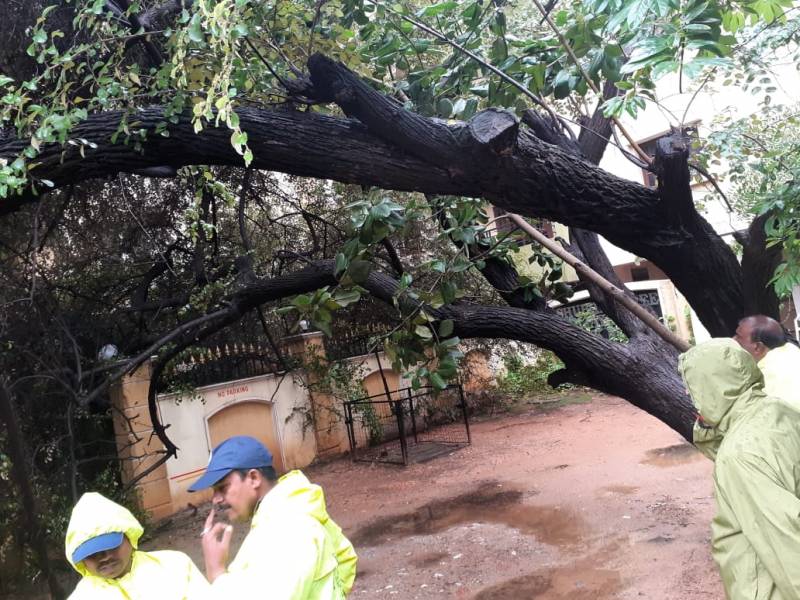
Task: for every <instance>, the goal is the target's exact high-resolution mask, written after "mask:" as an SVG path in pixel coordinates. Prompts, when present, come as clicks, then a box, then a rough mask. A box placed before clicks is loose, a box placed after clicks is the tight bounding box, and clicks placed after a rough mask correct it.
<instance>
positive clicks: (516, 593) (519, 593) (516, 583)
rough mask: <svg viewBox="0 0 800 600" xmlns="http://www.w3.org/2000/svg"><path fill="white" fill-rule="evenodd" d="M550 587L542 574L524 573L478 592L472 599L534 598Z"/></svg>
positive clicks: (548, 581) (514, 599)
mask: <svg viewBox="0 0 800 600" xmlns="http://www.w3.org/2000/svg"><path fill="white" fill-rule="evenodd" d="M549 589H550V579H549V578H547V577H545V576H543V575H525V576H524V577H517V578H516V579H510V580H509V581H504V582H503V583H501V584H499V585H495V586H493V587H490V588H488V589H485V590H483V591H482V592H479V593H478V595H477V596H474V599H473V600H518V599H519V598H536V597H538V596H540V595H541V594H543V593H544V592H546V591H547V590H549Z"/></svg>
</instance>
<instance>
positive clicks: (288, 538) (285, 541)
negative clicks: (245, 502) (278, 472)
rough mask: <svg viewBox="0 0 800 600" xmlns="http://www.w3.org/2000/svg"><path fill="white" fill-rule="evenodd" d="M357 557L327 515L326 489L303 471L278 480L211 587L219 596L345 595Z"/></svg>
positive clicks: (326, 599)
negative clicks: (226, 567) (222, 571)
mask: <svg viewBox="0 0 800 600" xmlns="http://www.w3.org/2000/svg"><path fill="white" fill-rule="evenodd" d="M357 560H358V559H357V557H356V553H355V550H354V549H353V545H352V544H351V543H350V541H349V540H348V539H347V538H346V537H345V536H344V535H343V534H342V530H341V528H340V527H339V526H338V525H337V524H336V523H334V521H333V519H331V518H330V516H328V511H327V509H326V507H325V496H324V494H323V492H322V488H321V487H319V486H318V485H314V484H313V483H311V482H309V481H308V479H307V478H306V476H305V475H303V474H302V473H301V472H300V471H291V472H290V473H287V474H286V475H284V476H283V477H281V478H280V479H279V480H278V483H277V485H276V486H275V487H274V488H272V489H271V490H270V491H269V492H268V493H267V495H266V496H264V499H263V500H262V501H261V503H260V504H259V506H258V508H257V509H256V513H255V515H254V516H253V521H252V523H251V525H250V531H249V533H248V534H247V537H245V539H244V541H243V542H242V546H241V547H240V548H239V552H237V554H236V558H235V559H234V560H233V562H231V564H230V566H229V567H228V570H227V572H226V573H223V574H222V575H220V576H219V577H217V579H216V580H215V581H214V583H213V584H212V586H211V589H212V591H213V596H214V598H224V599H226V600H230V599H234V598H250V597H254V596H253V594H254V590H265V597H267V598H269V599H270V600H341V599H343V598H345V597H346V596H347V594H348V593H349V592H350V589H351V588H352V587H353V582H354V581H355V578H356V562H357Z"/></svg>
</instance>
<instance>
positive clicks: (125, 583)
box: [66, 492, 209, 600]
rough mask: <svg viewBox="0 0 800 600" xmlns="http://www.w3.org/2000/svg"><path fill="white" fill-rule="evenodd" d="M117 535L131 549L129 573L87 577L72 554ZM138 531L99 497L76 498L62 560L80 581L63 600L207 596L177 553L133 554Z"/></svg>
mask: <svg viewBox="0 0 800 600" xmlns="http://www.w3.org/2000/svg"><path fill="white" fill-rule="evenodd" d="M115 531H121V532H123V533H124V534H125V536H126V537H127V538H128V541H129V542H130V543H131V546H133V549H134V551H133V557H132V563H131V570H130V571H129V572H128V573H127V574H125V575H123V576H122V577H119V578H117V579H106V578H105V577H97V576H95V575H92V574H90V573H89V572H88V571H87V570H86V567H85V566H84V564H83V561H81V562H79V563H77V564H75V563H73V562H72V553H73V552H75V550H76V549H77V548H78V546H80V545H81V544H82V543H84V542H85V541H87V540H89V539H91V538H93V537H96V536H98V535H102V534H104V533H112V532H115ZM143 532H144V530H143V529H142V526H141V525H140V524H139V521H137V520H136V517H134V516H133V515H132V514H131V513H130V511H129V510H128V509H126V508H124V507H122V506H120V505H119V504H117V503H116V502H112V501H111V500H109V499H108V498H105V497H103V496H101V495H100V494H97V493H94V492H89V493H87V494H84V495H83V496H81V499H80V500H78V503H77V504H76V505H75V508H73V509H72V517H71V518H70V520H69V527H68V528H67V540H66V550H67V560H68V561H69V563H70V564H71V565H72V566H73V567H74V568H75V570H76V571H77V572H78V573H80V574H81V575H82V576H83V579H81V581H80V582H79V583H78V585H77V587H76V588H75V591H74V592H72V595H71V596H70V597H69V600H139V599H141V600H153V599H156V598H157V599H158V600H162V599H163V600H188V599H191V598H202V597H204V596H205V594H206V593H207V592H208V589H209V585H208V581H206V578H205V577H204V576H203V574H202V573H200V571H198V569H197V567H196V566H195V564H194V563H193V562H192V559H190V558H189V557H188V556H186V555H185V554H183V553H182V552H174V551H171V550H163V551H159V552H143V551H141V550H137V549H136V548H137V546H138V544H139V538H140V537H141V536H142V533H143Z"/></svg>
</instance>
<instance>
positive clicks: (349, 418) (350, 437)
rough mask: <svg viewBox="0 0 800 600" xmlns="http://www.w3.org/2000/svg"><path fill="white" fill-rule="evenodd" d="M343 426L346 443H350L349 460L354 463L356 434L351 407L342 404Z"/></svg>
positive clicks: (348, 403) (349, 404)
mask: <svg viewBox="0 0 800 600" xmlns="http://www.w3.org/2000/svg"><path fill="white" fill-rule="evenodd" d="M344 424H345V426H346V427H347V441H348V442H350V460H352V461H353V462H355V461H356V432H355V427H354V426H353V405H352V404H351V403H350V402H345V403H344Z"/></svg>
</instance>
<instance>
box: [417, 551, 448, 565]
mask: <svg viewBox="0 0 800 600" xmlns="http://www.w3.org/2000/svg"><path fill="white" fill-rule="evenodd" d="M449 556H450V555H449V554H448V553H447V552H428V553H427V554H422V555H420V556H415V557H414V558H412V559H411V564H413V565H414V566H415V567H419V568H421V569H424V568H425V567H431V566H433V565H438V564H439V563H440V562H442V560H444V559H445V558H448V557H449Z"/></svg>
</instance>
